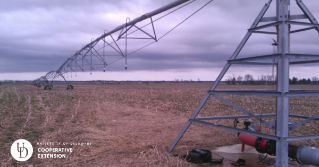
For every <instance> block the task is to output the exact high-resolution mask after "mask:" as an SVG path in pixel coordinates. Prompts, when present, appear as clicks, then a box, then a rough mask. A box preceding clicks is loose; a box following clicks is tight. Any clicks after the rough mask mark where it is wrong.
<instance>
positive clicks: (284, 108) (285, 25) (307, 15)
mask: <svg viewBox="0 0 319 167" xmlns="http://www.w3.org/2000/svg"><path fill="white" fill-rule="evenodd" d="M271 3H272V0H269V1H268V2H267V3H266V4H265V5H264V7H263V8H262V10H261V11H260V13H259V14H258V16H257V18H256V20H255V21H254V22H253V24H252V26H251V27H250V29H248V32H247V33H246V35H245V36H244V38H243V39H242V41H241V42H240V44H239V46H238V47H237V48H236V50H235V52H234V53H233V54H232V56H231V58H230V59H229V60H228V62H227V64H226V65H225V66H224V68H223V70H222V71H221V73H220V74H219V76H218V77H217V79H216V80H215V82H214V83H213V85H212V87H211V88H210V89H209V90H208V92H207V94H206V95H205V96H204V98H203V99H202V101H201V102H200V104H199V105H198V107H197V108H196V110H195V111H194V113H193V114H192V115H191V117H190V118H189V120H188V122H187V123H186V124H185V125H184V127H183V129H182V130H181V132H180V133H179V134H178V136H177V137H176V139H175V140H174V142H173V143H172V145H171V146H170V147H169V150H168V152H171V151H172V150H173V149H174V147H175V146H176V144H177V143H178V141H179V140H180V139H181V138H182V136H183V134H184V133H185V132H186V130H187V129H188V127H189V126H190V125H191V124H192V123H197V124H202V125H207V126H211V127H216V128H221V129H225V130H230V131H234V132H240V133H246V134H251V135H255V136H258V137H264V138H268V139H273V140H276V166H277V167H287V166H288V142H289V141H297V140H306V139H316V138H319V134H317V135H308V136H296V137H289V135H288V131H289V130H293V129H295V128H297V127H299V126H301V125H303V124H305V123H307V122H309V121H311V120H318V117H319V114H316V115H314V116H304V115H296V114H289V97H294V96H319V91H309V90H289V66H290V65H294V64H308V63H315V62H319V55H310V54H293V53H290V49H289V47H290V46H289V45H290V41H289V40H290V38H289V37H290V34H292V33H297V32H302V31H307V30H311V29H316V30H317V31H318V32H319V24H318V22H317V20H316V19H315V18H314V16H313V15H312V14H311V12H310V11H309V10H308V8H307V7H306V6H305V4H304V3H303V2H302V0H296V3H297V5H298V6H299V7H300V9H301V11H302V12H303V14H300V15H290V0H276V16H275V17H263V16H264V14H265V13H266V11H267V10H268V8H269V6H270V4H271ZM297 19H308V20H309V21H310V23H306V22H296V21H292V20H297ZM260 22H271V23H269V24H265V25H261V26H258V24H259V23H260ZM290 25H303V26H307V28H303V29H298V30H295V31H290ZM273 26H276V27H277V32H269V31H260V30H262V29H265V28H269V27H273ZM253 33H262V34H277V38H278V39H277V42H278V54H270V55H263V56H255V57H248V58H237V56H238V54H239V53H240V51H241V50H242V48H243V47H244V45H245V44H246V42H247V41H248V39H249V37H250V36H251V35H252V34H253ZM274 58H275V59H276V60H277V78H278V79H277V90H263V91H260V90H240V91H234V90H216V87H217V85H218V84H219V83H220V81H221V79H222V78H223V76H224V75H225V73H226V72H227V71H228V69H229V68H230V67H231V65H232V64H243V65H273V63H269V62H265V60H273V59H274ZM291 58H311V59H313V60H307V61H291V60H290V59H291ZM220 94H233V95H258V96H273V97H276V98H277V103H276V105H277V113H270V114H263V115H259V114H256V115H254V114H252V113H251V112H249V111H247V110H245V109H243V108H241V107H239V106H237V105H236V104H233V103H232V102H230V101H228V100H226V99H224V98H222V97H221V96H219V95H220ZM210 96H213V97H215V98H217V99H219V100H220V101H222V102H224V103H226V104H228V105H230V106H232V107H234V108H235V109H237V110H239V111H241V112H243V113H244V114H245V115H234V116H212V117H197V115H198V113H199V112H200V110H201V109H202V107H203V106H204V104H205V103H206V102H207V100H208V98H209V97H210ZM264 117H276V121H277V122H276V125H277V126H276V135H268V134H264V133H258V132H251V131H246V130H242V129H238V128H233V127H228V126H223V125H217V124H213V123H210V122H205V120H216V119H234V118H255V119H256V120H258V121H260V122H261V123H263V124H265V125H267V126H268V127H270V126H273V125H272V123H271V122H267V121H265V120H264V119H263V118H264ZM289 117H295V118H303V119H305V120H304V121H301V122H299V123H296V124H293V125H292V126H291V127H290V129H289V126H288V119H289Z"/></svg>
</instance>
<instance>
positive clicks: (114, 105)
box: [0, 83, 319, 166]
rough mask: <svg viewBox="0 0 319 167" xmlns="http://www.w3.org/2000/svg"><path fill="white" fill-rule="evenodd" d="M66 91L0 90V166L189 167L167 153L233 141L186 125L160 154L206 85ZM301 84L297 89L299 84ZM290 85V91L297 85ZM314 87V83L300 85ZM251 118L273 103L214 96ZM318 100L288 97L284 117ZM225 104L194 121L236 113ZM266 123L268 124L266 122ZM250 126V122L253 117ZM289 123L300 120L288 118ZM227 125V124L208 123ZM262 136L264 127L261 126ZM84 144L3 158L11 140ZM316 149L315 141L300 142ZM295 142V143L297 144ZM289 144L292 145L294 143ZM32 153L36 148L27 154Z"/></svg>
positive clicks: (314, 127)
mask: <svg viewBox="0 0 319 167" xmlns="http://www.w3.org/2000/svg"><path fill="white" fill-rule="evenodd" d="M74 87H75V89H74V90H73V91H66V90H62V89H56V90H51V91H44V90H43V89H38V88H36V87H34V86H31V85H2V86H1V87H0V148H1V150H3V151H1V153H0V163H1V165H3V166H11V165H14V166H20V165H22V166H25V165H28V164H32V165H34V166H45V165H49V166H62V165H64V166H196V165H194V164H190V163H187V162H185V161H184V160H183V159H181V158H178V157H174V156H172V155H174V154H179V155H183V154H186V153H187V151H189V150H191V149H192V148H193V147H198V148H205V149H215V148H216V147H218V146H225V145H231V144H236V143H239V142H238V140H237V138H236V133H234V132H229V131H223V130H220V129H215V128H211V127H206V126H202V125H196V124H193V125H191V126H190V128H189V129H188V131H187V132H186V134H185V135H184V137H183V138H182V139H181V141H180V142H179V143H178V145H177V146H176V148H175V149H174V151H173V153H172V154H167V153H166V152H167V149H168V147H169V146H170V144H171V143H172V142H173V140H174V139H175V137H176V136H177V134H178V133H179V132H180V130H181V129H182V127H183V126H184V124H185V123H186V122H187V120H188V118H189V117H190V115H191V114H192V113H193V112H194V110H195V108H196V107H197V105H198V104H199V102H200V101H201V99H202V98H203V97H204V95H205V93H206V91H207V89H209V87H210V84H207V83H187V84H184V83H172V84H150V85H145V84H121V85H74ZM300 87H302V86H300ZM300 87H298V88H300ZM248 88H249V89H251V88H255V89H265V88H267V89H268V88H271V87H264V86H254V87H252V86H238V85H235V86H230V85H220V86H219V87H218V89H248ZM303 88H304V89H318V86H311V87H309V86H304V87H303ZM222 97H223V98H225V99H228V100H230V101H231V102H233V103H235V104H237V105H238V106H240V107H242V108H244V109H246V110H248V111H250V112H252V113H258V114H260V113H274V112H275V98H272V97H258V96H249V97H248V96H234V95H233V96H231V95H224V96H222ZM318 100H319V99H318V97H294V98H290V106H289V107H290V112H291V113H294V114H304V115H314V114H316V113H319V110H318V107H319V106H318V104H319V103H318ZM239 114H241V113H240V112H239V111H236V110H235V109H234V108H232V107H231V106H228V105H226V104H224V103H222V102H221V101H219V100H217V99H215V98H213V97H211V98H210V99H209V100H208V101H207V103H206V105H205V106H204V107H203V109H202V111H201V112H200V114H199V116H213V115H215V116H217V115H239ZM268 120H270V119H268ZM254 121H255V122H257V121H256V120H254ZM291 121H300V120H299V119H291ZM211 122H214V123H217V124H222V125H227V126H233V120H216V121H211ZM318 125H319V124H318V122H315V121H313V122H312V123H308V124H305V125H304V126H302V127H300V128H297V129H296V130H294V131H293V132H291V133H290V135H301V134H318V133H319V129H318V127H319V126H318ZM262 131H263V132H264V133H268V132H269V130H268V129H267V128H266V127H264V126H262ZM20 138H24V139H27V140H29V141H30V142H31V143H32V144H33V146H34V147H35V149H34V150H37V148H38V147H39V146H36V143H37V142H91V143H92V145H91V146H72V147H73V150H74V151H73V152H72V153H67V158H66V159H38V158H36V156H33V157H32V158H31V159H30V160H29V161H27V162H17V161H15V160H13V159H12V158H11V155H10V147H11V144H12V142H13V141H15V140H17V139H20ZM305 142H306V143H308V144H312V145H313V146H317V147H318V146H319V145H318V140H308V141H303V143H305ZM299 143H300V142H299ZM299 143H298V142H295V144H299ZM34 153H35V154H36V153H37V151H35V152H34Z"/></svg>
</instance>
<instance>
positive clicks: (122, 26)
mask: <svg viewBox="0 0 319 167" xmlns="http://www.w3.org/2000/svg"><path fill="white" fill-rule="evenodd" d="M187 1H190V0H177V1H174V2H171V3H169V4H167V5H165V6H162V7H160V8H158V9H156V10H154V11H152V12H149V13H146V14H144V15H142V16H140V17H137V18H135V19H133V20H132V21H129V22H127V23H125V24H122V25H120V26H117V27H116V28H114V29H113V30H111V31H108V32H107V33H104V34H102V35H101V36H100V37H98V38H96V39H95V40H92V41H91V42H90V43H88V44H86V45H85V46H84V47H82V48H81V49H80V50H79V51H77V52H76V53H75V54H74V55H73V56H71V57H70V58H68V60H67V61H65V62H64V63H63V64H62V65H61V66H60V67H59V69H58V70H57V71H56V72H57V73H61V70H62V68H63V66H64V65H65V64H66V63H67V62H68V61H69V60H71V61H72V57H75V56H77V55H79V54H80V53H81V52H82V51H83V50H85V49H86V48H88V47H91V46H92V45H93V44H95V43H96V42H98V41H100V40H101V39H103V38H105V37H107V36H109V35H111V34H113V33H115V32H117V31H119V30H122V29H124V28H125V27H129V26H133V25H135V24H136V23H138V22H141V21H143V20H145V19H147V18H150V17H152V16H155V15H157V14H160V13H162V12H164V11H167V10H169V9H171V8H174V7H176V6H178V5H181V4H183V3H185V2H187Z"/></svg>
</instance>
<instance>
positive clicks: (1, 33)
mask: <svg viewBox="0 0 319 167" xmlns="http://www.w3.org/2000/svg"><path fill="white" fill-rule="evenodd" d="M267 1H268V0H258V1H256V0H228V1H226V0H214V1H213V2H211V3H210V4H209V5H208V6H206V7H205V8H203V9H202V10H201V11H199V12H198V13H197V14H195V15H194V16H192V17H191V18H190V19H188V20H187V21H185V22H184V23H183V24H181V25H180V26H179V27H177V28H176V29H174V30H173V31H172V32H171V33H169V34H168V35H167V36H165V37H164V38H162V39H161V40H159V41H158V42H157V43H154V44H152V45H150V46H149V47H146V48H145V49H143V50H140V51H138V52H136V53H134V54H130V55H129V56H128V71H124V59H121V60H119V61H117V62H115V63H114V64H112V65H110V66H107V67H106V72H105V73H100V72H101V71H103V69H95V71H93V74H92V75H89V73H80V72H77V74H76V75H77V77H76V78H74V75H75V74H74V73H73V74H72V76H73V77H72V80H74V79H75V80H92V79H101V80H110V79H116V80H134V79H136V80H174V79H192V80H197V79H201V80H215V78H216V76H217V75H218V73H219V72H220V71H221V69H222V67H223V66H224V65H225V64H226V60H227V59H229V58H230V56H231V54H232V53H233V52H234V50H235V48H236V47H237V45H238V44H239V42H240V41H241V39H242V38H243V36H244V35H245V33H246V32H247V29H248V28H249V27H250V26H251V24H252V22H253V21H254V19H255V18H256V16H257V15H258V13H259V11H260V10H261V8H262V7H263V5H264V4H265V3H266V2H267ZM170 2H172V0H161V1H155V0H129V1H128V0H51V1H43V0H10V1H0V22H1V25H0V39H1V40H0V80H5V79H28V80H33V79H36V78H38V77H40V76H42V75H45V74H46V73H47V72H48V71H51V70H57V69H58V68H59V67H60V65H61V64H62V63H63V62H64V61H65V60H66V59H67V58H69V57H70V56H71V55H73V54H74V53H75V51H76V50H79V49H81V47H82V46H83V45H85V44H87V43H89V42H90V41H91V39H92V38H94V39H95V38H97V37H99V36H101V35H102V34H103V33H104V31H105V30H108V31H110V30H112V29H114V28H115V27H117V26H119V25H121V24H123V23H125V20H126V18H127V17H129V18H130V19H131V20H133V19H134V18H136V17H138V16H141V15H143V14H145V13H148V12H151V11H153V10H155V9H157V8H159V7H161V6H163V5H166V4H168V3H170ZM207 2H208V0H197V1H195V2H193V3H191V4H189V5H187V6H185V7H184V8H182V9H180V10H178V11H176V12H174V13H172V14H170V15H168V16H166V17H164V18H163V19H160V20H158V21H156V22H155V23H154V26H155V31H156V35H157V37H160V36H162V35H163V34H165V33H166V32H167V31H169V30H170V29H172V28H173V27H174V26H175V25H177V24H178V23H180V22H181V21H183V20H184V19H185V18H186V17H188V16H189V15H190V14H192V13H193V12H195V11H196V10H197V9H199V8H200V7H201V6H203V5H204V4H205V3H207ZM304 3H305V4H306V5H307V6H308V8H309V9H310V10H311V11H312V13H313V15H314V16H315V17H316V18H317V19H318V18H319V10H317V9H318V7H319V2H318V1H317V0H307V1H304ZM274 5H275V0H274V2H273V4H272V6H271V8H270V9H269V11H268V12H267V14H266V15H265V16H274V15H275V6H274ZM166 13H167V12H164V13H161V14H159V15H157V16H154V17H153V20H156V19H157V18H159V17H161V16H163V15H164V14H166ZM291 14H302V12H301V10H300V9H299V8H298V6H297V5H296V2H295V1H294V0H291ZM300 21H303V22H307V20H300ZM147 23H149V19H148V20H146V21H143V22H141V23H138V24H137V26H143V25H145V24H147ZM298 28H303V27H292V29H298ZM132 30H134V29H132ZM144 30H145V31H147V32H148V33H150V34H152V33H153V32H152V27H151V26H147V27H145V28H144ZM269 30H270V31H275V28H269ZM118 33H119V32H117V33H115V34H113V36H114V37H117V35H118ZM131 36H132V37H147V36H146V35H145V34H143V33H141V32H137V33H134V34H132V35H131ZM272 38H275V39H276V36H274V35H256V34H253V35H252V36H251V38H250V40H249V41H248V42H247V45H246V46H245V48H244V49H243V50H242V52H241V54H240V56H239V57H247V56H257V55H264V54H271V53H273V48H272V46H271V44H272V42H273V41H272ZM107 40H109V41H111V38H109V39H107ZM150 42H152V40H136V39H130V40H128V47H127V49H128V53H131V52H133V51H135V50H136V49H138V48H140V47H142V46H144V45H146V44H148V43H150ZM118 44H119V47H120V48H121V49H122V51H124V50H125V45H124V40H123V39H121V40H119V41H118ZM318 44H319V35H318V32H316V31H315V30H310V31H307V32H302V33H299V34H293V35H291V52H292V53H309V54H318V53H319V47H318ZM99 45H101V46H102V45H103V44H102V43H100V44H99ZM100 52H102V50H100ZM104 52H105V53H109V54H114V53H115V51H114V50H112V49H105V50H104ZM117 58H118V57H115V56H114V57H110V58H107V60H106V61H107V62H108V63H110V62H113V61H114V60H116V59H117ZM271 68H272V67H249V68H244V67H234V68H231V69H230V71H229V72H228V73H227V75H225V77H229V76H233V75H235V76H238V75H245V74H247V73H250V74H253V75H254V76H255V77H256V78H257V77H258V76H259V75H261V74H263V75H268V74H270V73H271ZM260 71H261V72H260ZM318 72H319V70H318V67H317V66H316V65H312V66H306V67H300V66H296V67H292V68H291V73H290V75H293V76H297V77H299V78H301V77H312V76H316V75H317V74H318ZM70 76H71V73H69V74H68V77H70ZM317 76H319V75H317ZM69 79H71V78H69Z"/></svg>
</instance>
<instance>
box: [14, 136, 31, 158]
mask: <svg viewBox="0 0 319 167" xmlns="http://www.w3.org/2000/svg"><path fill="white" fill-rule="evenodd" d="M32 153H33V147H32V145H31V143H30V142H29V141H28V140H25V139H19V140H16V141H15V142H14V143H13V144H12V145H11V155H12V157H13V158H14V159H15V160H17V161H26V160H28V159H30V158H31V156H32Z"/></svg>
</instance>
